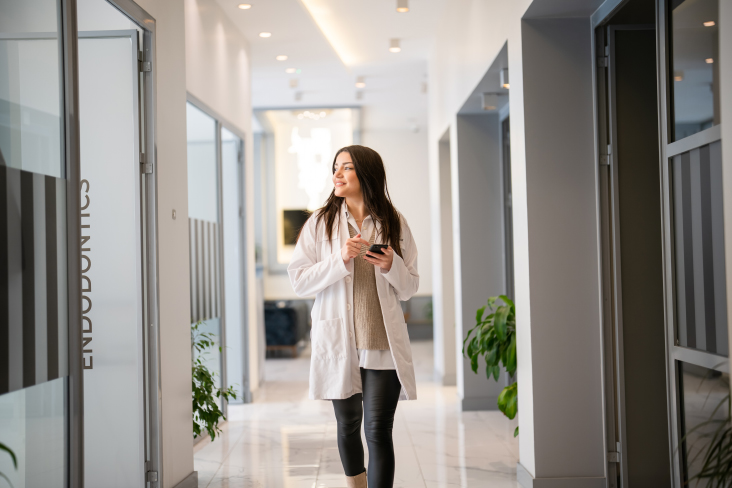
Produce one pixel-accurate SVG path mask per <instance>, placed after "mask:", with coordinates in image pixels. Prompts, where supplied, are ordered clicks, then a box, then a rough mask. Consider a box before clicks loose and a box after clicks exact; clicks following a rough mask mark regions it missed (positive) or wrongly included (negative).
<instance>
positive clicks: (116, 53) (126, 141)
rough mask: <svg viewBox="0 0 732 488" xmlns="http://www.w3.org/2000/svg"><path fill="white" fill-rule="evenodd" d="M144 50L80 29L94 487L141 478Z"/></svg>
mask: <svg viewBox="0 0 732 488" xmlns="http://www.w3.org/2000/svg"><path fill="white" fill-rule="evenodd" d="M109 8H111V6H110V7H109ZM117 14H118V15H119V16H120V17H122V18H121V19H120V22H126V23H127V25H128V26H129V24H130V21H129V20H127V19H126V18H124V16H123V15H122V14H121V13H117ZM138 51H139V47H138V31H137V30H136V29H126V30H114V31H109V30H103V31H82V32H80V33H79V102H80V104H79V105H80V106H79V110H80V112H79V113H80V118H79V120H80V135H81V177H82V181H81V197H82V206H81V217H82V222H81V223H82V225H81V227H82V237H81V240H82V268H81V271H82V322H83V325H84V328H83V330H82V332H83V344H84V349H83V353H84V370H85V373H84V383H85V385H86V389H85V395H84V399H85V401H84V407H85V409H84V410H85V412H84V413H85V447H86V449H85V479H86V483H87V485H88V486H107V487H119V488H125V487H130V486H143V485H144V483H145V477H144V465H145V448H144V428H145V416H144V380H143V373H144V368H143V363H144V354H143V281H142V230H141V229H142V217H141V177H142V175H141V171H140V152H141V151H140V128H139V120H140V118H139V105H138V99H139V93H138V92H139V83H138V79H139V78H138Z"/></svg>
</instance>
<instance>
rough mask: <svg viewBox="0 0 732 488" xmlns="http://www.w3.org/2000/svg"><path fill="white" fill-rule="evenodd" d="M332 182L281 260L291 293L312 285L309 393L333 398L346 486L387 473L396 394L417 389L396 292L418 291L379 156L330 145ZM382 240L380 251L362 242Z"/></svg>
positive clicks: (410, 394) (376, 481) (410, 395)
mask: <svg viewBox="0 0 732 488" xmlns="http://www.w3.org/2000/svg"><path fill="white" fill-rule="evenodd" d="M333 184H334V187H335V188H334V189H333V192H332V193H331V194H330V196H329V197H328V199H327V200H326V202H325V205H323V208H321V209H320V210H317V211H316V212H314V213H313V215H312V216H311V217H310V218H309V219H308V221H307V222H306V223H305V225H304V226H303V228H302V230H301V231H300V236H299V237H298V241H297V246H296V247H295V253H294V255H293V257H292V261H291V262H290V265H289V266H288V268H287V272H288V273H289V275H290V282H291V283H292V287H293V288H294V289H295V293H297V294H298V296H312V295H315V304H314V305H313V311H312V319H313V320H312V323H313V328H312V331H311V333H310V336H311V343H312V359H311V362H310V398H311V399H325V400H332V401H333V408H334V410H335V416H336V420H337V421H338V451H339V453H340V456H341V462H342V463H343V469H344V471H345V472H346V477H347V482H348V487H349V488H351V487H354V488H365V487H366V481H367V473H366V468H365V467H364V453H363V445H362V444H361V418H362V416H363V417H365V420H366V422H365V425H364V431H365V433H366V442H367V444H368V449H369V469H368V485H369V486H370V487H371V488H382V487H391V486H392V485H393V482H394V446H393V444H392V436H391V433H392V426H393V425H394V412H395V411H396V406H397V401H398V400H400V399H401V400H414V399H416V398H417V391H416V388H415V382H414V368H413V367H412V351H411V348H410V345H409V336H408V335H407V324H406V323H405V322H404V314H403V313H402V308H401V306H400V304H399V300H408V299H409V298H410V297H411V296H412V295H414V294H415V293H416V292H417V288H418V287H419V274H418V273H417V247H416V245H415V244H414V240H413V238H412V234H411V232H410V230H409V226H408V225H407V221H406V220H405V219H404V217H402V216H401V214H400V213H399V212H397V210H396V209H395V208H394V205H392V203H391V198H390V197H389V190H388V189H387V186H386V172H385V170H384V163H383V162H382V160H381V156H379V154H378V153H377V152H376V151H374V150H373V149H369V148H367V147H364V146H347V147H344V148H343V149H340V150H339V151H338V152H337V153H336V157H335V161H334V163H333ZM374 243H381V244H388V247H386V248H385V249H384V250H383V254H376V253H373V252H368V249H369V246H370V245H371V244H374Z"/></svg>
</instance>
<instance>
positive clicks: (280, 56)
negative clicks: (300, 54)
mask: <svg viewBox="0 0 732 488" xmlns="http://www.w3.org/2000/svg"><path fill="white" fill-rule="evenodd" d="M276 59H277V61H287V55H286V54H280V55H279V56H277V58H276Z"/></svg>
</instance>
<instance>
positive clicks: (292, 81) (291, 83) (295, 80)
mask: <svg viewBox="0 0 732 488" xmlns="http://www.w3.org/2000/svg"><path fill="white" fill-rule="evenodd" d="M297 84H298V81H297V78H292V79H291V80H290V88H297Z"/></svg>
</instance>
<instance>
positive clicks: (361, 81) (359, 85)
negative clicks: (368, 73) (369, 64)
mask: <svg viewBox="0 0 732 488" xmlns="http://www.w3.org/2000/svg"><path fill="white" fill-rule="evenodd" d="M356 88H366V82H365V81H364V79H363V76H359V77H358V78H356Z"/></svg>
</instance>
